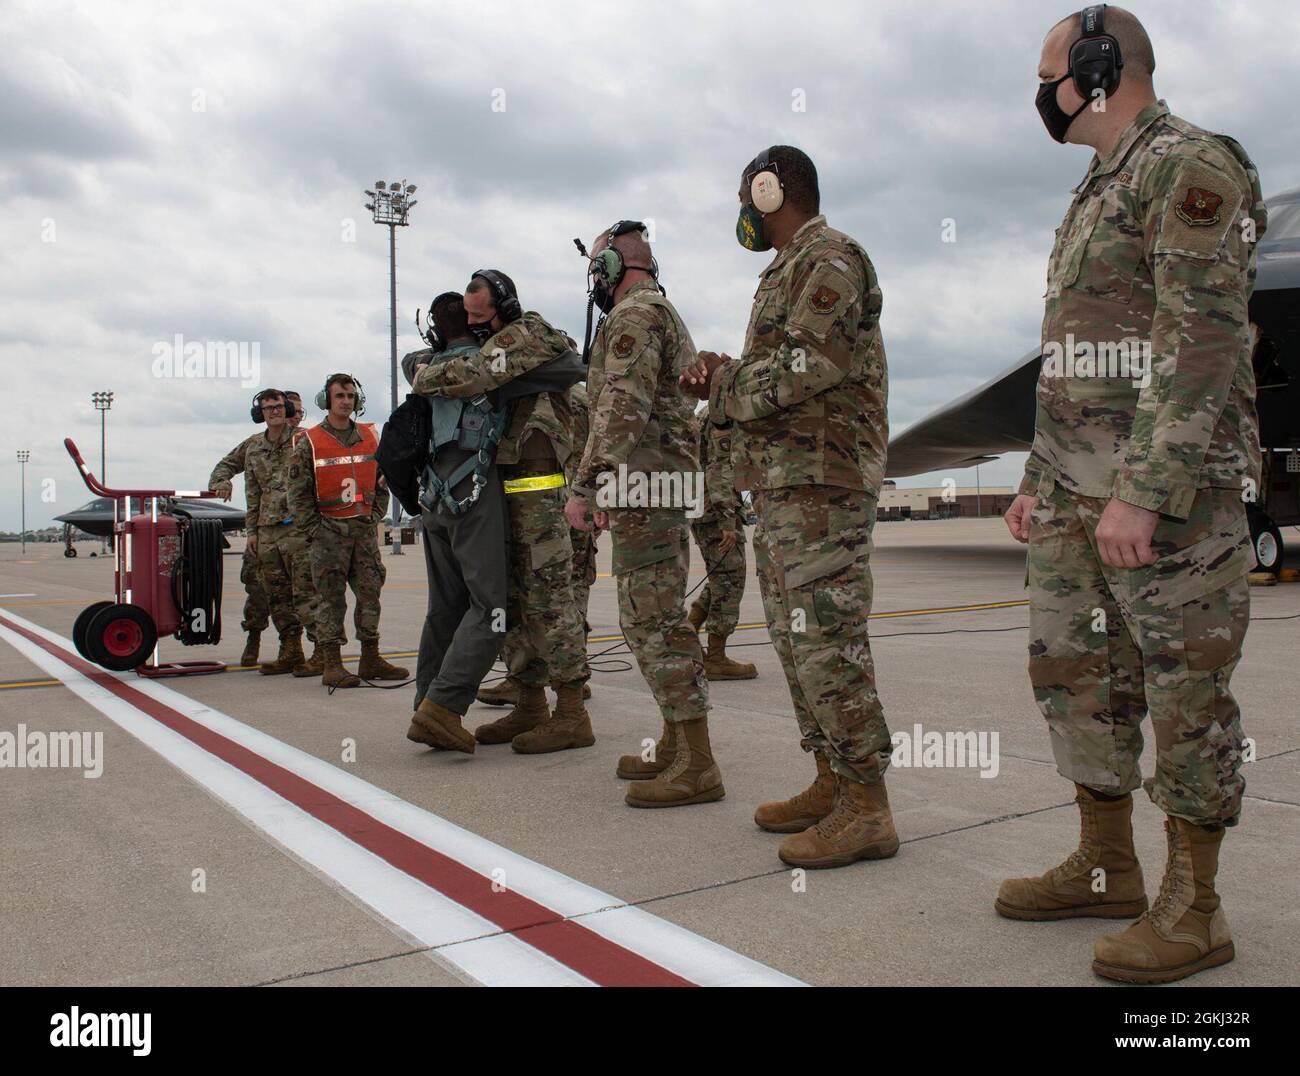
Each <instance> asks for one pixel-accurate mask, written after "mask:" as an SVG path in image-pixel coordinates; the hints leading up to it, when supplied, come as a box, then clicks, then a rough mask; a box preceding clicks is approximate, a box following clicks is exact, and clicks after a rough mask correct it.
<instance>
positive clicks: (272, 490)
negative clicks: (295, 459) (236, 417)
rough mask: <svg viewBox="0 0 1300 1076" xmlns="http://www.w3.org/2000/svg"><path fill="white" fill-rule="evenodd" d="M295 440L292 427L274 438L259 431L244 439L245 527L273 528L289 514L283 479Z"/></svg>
mask: <svg viewBox="0 0 1300 1076" xmlns="http://www.w3.org/2000/svg"><path fill="white" fill-rule="evenodd" d="M295 441H296V438H295V437H294V435H293V430H291V429H290V428H289V427H288V426H285V427H284V431H283V432H282V433H281V434H280V439H279V440H278V441H272V440H271V439H270V438H269V437H267V436H266V434H265V433H259V434H255V435H254V436H252V437H250V438H249V440H248V441H247V442H246V443H247V444H248V450H247V451H246V452H245V453H244V496H245V498H246V499H247V501H248V510H247V512H246V515H245V522H246V525H247V527H248V529H249V530H252V529H253V528H254V527H273V526H275V524H277V523H283V522H284V521H285V520H286V519H288V518H289V517H291V516H292V515H293V509H292V508H290V507H289V495H288V486H287V480H288V476H289V457H290V456H291V455H292V453H293V450H294V449H293V446H294V443H295Z"/></svg>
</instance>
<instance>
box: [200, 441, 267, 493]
mask: <svg viewBox="0 0 1300 1076" xmlns="http://www.w3.org/2000/svg"><path fill="white" fill-rule="evenodd" d="M262 432H263V431H258V432H257V433H255V434H253V435H252V436H250V437H246V438H245V439H244V440H242V441H240V442H239V444H237V445H236V446H235V447H234V448H232V449H231V450H230V451H229V452H227V453H226V454H225V455H224V456H223V457H222V458H221V462H220V463H218V464H217V465H216V466H215V467H213V468H212V474H211V475H210V476H209V478H208V489H216V488H217V487H218V486H219V485H221V483H223V482H229V481H230V480H231V479H232V478H234V477H235V475H237V474H243V473H244V466H245V465H244V461H245V459H246V458H247V456H248V446H249V445H251V444H252V443H253V442H254V441H256V440H257V439H258V438H259V437H261V436H262Z"/></svg>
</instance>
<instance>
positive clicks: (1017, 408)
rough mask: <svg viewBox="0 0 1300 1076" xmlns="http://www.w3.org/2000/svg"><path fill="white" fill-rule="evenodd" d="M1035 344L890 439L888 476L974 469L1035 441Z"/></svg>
mask: <svg viewBox="0 0 1300 1076" xmlns="http://www.w3.org/2000/svg"><path fill="white" fill-rule="evenodd" d="M1040 357H1041V355H1040V352H1039V351H1038V349H1037V348H1035V349H1034V350H1033V351H1031V352H1029V354H1027V355H1025V356H1024V357H1023V358H1021V359H1020V360H1018V361H1017V362H1016V363H1015V365H1013V366H1012V367H1010V368H1009V369H1007V370H1004V371H1003V372H1002V373H1000V374H998V376H997V377H995V378H993V379H992V380H991V381H987V382H985V383H984V384H983V385H980V386H979V388H977V389H974V390H973V391H971V392H968V393H967V394H966V395H965V396H961V397H959V398H958V399H956V400H953V401H952V402H951V403H948V404H944V406H943V407H941V408H939V410H937V411H935V412H933V413H932V414H930V415H927V416H926V417H925V418H923V419H921V421H919V422H916V423H913V424H912V425H911V426H909V427H908V428H907V429H905V430H904V431H903V432H902V433H900V434H899V435H898V436H897V437H893V438H891V439H890V441H889V457H888V460H887V467H886V473H887V475H888V477H890V478H906V477H907V476H908V475H914V474H925V473H926V472H928V471H942V470H944V469H945V468H947V467H973V466H974V465H975V464H977V463H984V462H986V461H987V460H990V459H993V458H994V457H996V456H998V455H1000V454H1001V453H1003V452H1028V451H1029V450H1030V448H1031V447H1033V443H1034V387H1035V385H1036V384H1037V382H1038V367H1039V359H1040Z"/></svg>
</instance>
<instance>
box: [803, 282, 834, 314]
mask: <svg viewBox="0 0 1300 1076" xmlns="http://www.w3.org/2000/svg"><path fill="white" fill-rule="evenodd" d="M808 301H809V302H810V303H812V308H813V309H814V310H816V311H817V312H818V313H819V314H827V313H829V312H830V311H832V310H834V309H835V304H836V303H838V302H839V301H840V293H839V292H838V291H836V290H835V289H834V288H828V287H827V286H826V285H825V284H823V285H821V287H819V288H818V289H817V290H816V291H815V292H813V293H812V297H811V298H810V299H809V300H808Z"/></svg>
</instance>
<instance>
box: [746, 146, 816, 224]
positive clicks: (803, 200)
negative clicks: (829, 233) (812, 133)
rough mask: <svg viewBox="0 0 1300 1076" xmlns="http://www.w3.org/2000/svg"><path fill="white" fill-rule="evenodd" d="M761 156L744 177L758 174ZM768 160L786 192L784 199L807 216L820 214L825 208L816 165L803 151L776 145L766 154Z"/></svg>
mask: <svg viewBox="0 0 1300 1076" xmlns="http://www.w3.org/2000/svg"><path fill="white" fill-rule="evenodd" d="M761 158H762V154H759V156H758V157H755V158H754V159H753V160H752V161H750V162H749V164H748V166H746V168H745V175H746V176H751V175H753V174H754V173H755V172H757V171H758V162H759V160H760V159H761ZM767 161H768V163H769V164H774V165H776V173H777V175H778V176H779V177H780V179H781V186H782V188H783V189H784V190H785V200H786V201H787V202H789V203H790V204H791V205H793V206H794V207H795V208H796V209H802V210H803V211H804V212H805V213H814V214H815V213H820V212H821V209H822V195H821V188H820V187H818V185H817V166H816V165H815V164H813V163H812V158H811V157H809V156H808V154H806V153H805V152H804V151H803V150H801V149H795V147H794V146H773V147H771V149H769V150H768V151H767Z"/></svg>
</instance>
